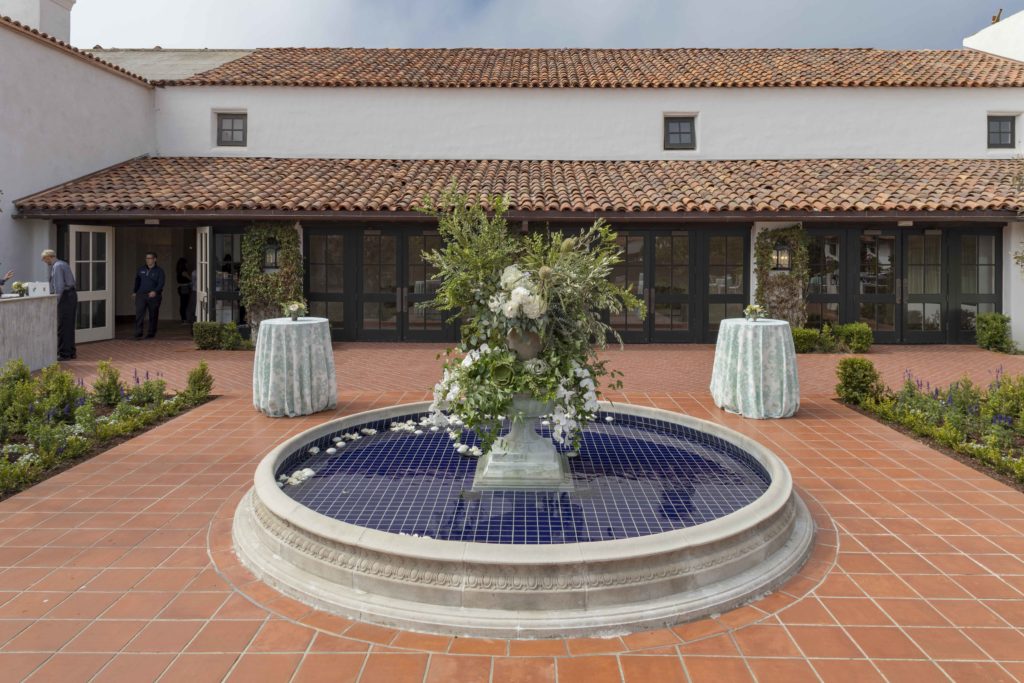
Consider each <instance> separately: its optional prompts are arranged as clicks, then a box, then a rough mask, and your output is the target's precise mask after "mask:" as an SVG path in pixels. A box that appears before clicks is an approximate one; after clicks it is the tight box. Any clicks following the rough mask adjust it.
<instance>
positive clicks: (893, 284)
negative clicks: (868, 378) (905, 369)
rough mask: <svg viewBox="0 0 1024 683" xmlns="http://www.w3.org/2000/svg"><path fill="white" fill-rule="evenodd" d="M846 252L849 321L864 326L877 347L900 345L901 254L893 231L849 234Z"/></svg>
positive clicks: (897, 234)
mask: <svg viewBox="0 0 1024 683" xmlns="http://www.w3.org/2000/svg"><path fill="white" fill-rule="evenodd" d="M849 236H850V243H851V246H852V247H853V248H848V249H847V254H848V258H850V259H851V262H850V265H851V266H853V267H852V268H848V269H847V275H848V277H847V279H846V283H845V284H846V291H847V292H848V301H849V305H848V309H849V311H850V313H849V314H848V315H849V316H850V320H852V321H859V322H863V323H866V324H867V325H868V327H870V328H871V329H872V330H873V331H874V333H875V341H876V342H879V343H883V344H884V343H888V344H891V343H896V342H898V341H900V332H901V330H902V318H903V315H902V308H903V307H902V296H901V295H902V287H903V279H902V277H901V275H900V250H901V247H902V240H901V239H900V233H899V231H898V230H897V229H896V228H891V229H890V228H885V229H868V230H861V231H856V230H854V231H851V232H850V234H849Z"/></svg>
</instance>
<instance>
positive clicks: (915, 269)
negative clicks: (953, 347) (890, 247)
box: [896, 229, 947, 344]
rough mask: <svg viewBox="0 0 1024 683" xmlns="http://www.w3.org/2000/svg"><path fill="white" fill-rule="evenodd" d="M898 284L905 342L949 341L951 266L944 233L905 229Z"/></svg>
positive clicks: (902, 337)
mask: <svg viewBox="0 0 1024 683" xmlns="http://www.w3.org/2000/svg"><path fill="white" fill-rule="evenodd" d="M902 241H903V244H902V245H901V246H902V249H901V252H900V256H901V258H900V259H899V260H900V261H901V262H902V269H901V270H902V273H903V281H902V283H897V288H896V289H897V292H898V293H899V294H900V299H901V301H900V304H901V311H900V316H901V318H902V325H901V329H902V335H901V340H902V341H904V342H909V343H912V344H915V343H916V344H928V343H933V344H934V343H942V342H944V341H946V318H947V316H946V298H947V266H946V263H945V260H946V259H945V256H944V251H945V250H944V249H943V234H942V231H941V230H937V229H936V230H927V229H905V230H903V233H902Z"/></svg>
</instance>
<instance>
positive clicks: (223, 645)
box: [187, 620, 260, 652]
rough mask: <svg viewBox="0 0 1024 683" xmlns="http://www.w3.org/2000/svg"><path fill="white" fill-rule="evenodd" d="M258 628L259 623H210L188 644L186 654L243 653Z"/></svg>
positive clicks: (250, 621)
mask: <svg viewBox="0 0 1024 683" xmlns="http://www.w3.org/2000/svg"><path fill="white" fill-rule="evenodd" d="M259 628H260V622H258V621H252V620H245V621H223V620H220V621H211V622H207V624H206V625H205V626H203V628H202V630H201V631H199V633H198V635H196V637H195V639H194V640H193V641H192V642H191V643H189V645H188V648H187V651H188V652H244V651H245V649H246V647H247V646H248V645H249V643H250V642H252V639H253V636H255V635H256V632H257V631H258V630H259Z"/></svg>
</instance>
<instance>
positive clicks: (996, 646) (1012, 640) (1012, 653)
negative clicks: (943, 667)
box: [942, 628, 1024, 661]
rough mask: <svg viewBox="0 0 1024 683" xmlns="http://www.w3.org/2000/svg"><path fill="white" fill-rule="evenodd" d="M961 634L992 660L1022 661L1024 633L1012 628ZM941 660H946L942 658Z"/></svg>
mask: <svg viewBox="0 0 1024 683" xmlns="http://www.w3.org/2000/svg"><path fill="white" fill-rule="evenodd" d="M963 634H964V635H966V636H967V637H968V638H970V639H971V640H973V641H974V642H975V643H976V644H977V645H978V647H980V648H981V649H982V650H984V651H985V652H986V654H988V656H990V657H991V658H992V659H995V660H998V661H1024V633H1022V632H1021V630H1020V629H1012V628H967V629H964V630H963ZM942 659H946V657H943V658H942Z"/></svg>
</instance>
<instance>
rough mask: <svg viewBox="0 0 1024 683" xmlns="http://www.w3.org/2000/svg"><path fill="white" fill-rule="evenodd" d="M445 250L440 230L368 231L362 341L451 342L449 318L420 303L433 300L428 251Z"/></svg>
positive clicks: (360, 298) (363, 253) (361, 287)
mask: <svg viewBox="0 0 1024 683" xmlns="http://www.w3.org/2000/svg"><path fill="white" fill-rule="evenodd" d="M440 247H441V237H440V235H439V234H438V233H437V231H436V230H398V229H393V230H364V231H363V233H362V245H361V249H360V257H361V262H360V268H359V273H360V274H359V282H358V293H357V302H356V307H357V309H358V311H359V312H358V316H359V322H360V326H359V330H358V334H357V336H358V338H360V339H381V340H391V341H450V340H453V339H454V338H455V329H454V327H453V326H452V325H449V324H448V323H446V322H445V320H446V318H447V314H442V313H441V312H440V311H435V310H433V309H429V308H423V307H422V306H419V305H417V304H420V303H422V302H426V301H429V300H431V299H433V298H434V294H435V293H436V291H437V288H438V287H439V286H440V284H441V283H440V281H439V280H435V279H432V278H431V277H430V276H431V274H432V268H431V266H430V265H429V264H428V263H427V262H426V261H425V260H424V259H423V252H424V251H431V250H433V249H438V248H440Z"/></svg>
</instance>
